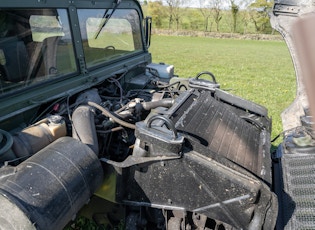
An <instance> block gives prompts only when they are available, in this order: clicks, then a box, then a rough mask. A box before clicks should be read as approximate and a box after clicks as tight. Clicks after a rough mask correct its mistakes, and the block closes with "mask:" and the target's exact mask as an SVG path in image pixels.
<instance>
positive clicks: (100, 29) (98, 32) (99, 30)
mask: <svg viewBox="0 0 315 230" xmlns="http://www.w3.org/2000/svg"><path fill="white" fill-rule="evenodd" d="M120 2H121V0H116V2H115V6H114V8H113V10H112V12H111V13H110V15H107V12H108V10H109V9H107V10H106V11H105V13H104V15H103V17H102V18H103V19H104V18H105V20H104V22H103V23H101V24H100V26H99V27H98V30H97V32H96V34H95V36H94V39H97V38H98V36H99V35H100V33H101V31H102V29H103V28H104V27H105V26H106V24H107V22H108V21H109V19H110V18H111V17H112V15H113V14H114V12H115V11H116V9H117V7H118V5H119V4H120Z"/></svg>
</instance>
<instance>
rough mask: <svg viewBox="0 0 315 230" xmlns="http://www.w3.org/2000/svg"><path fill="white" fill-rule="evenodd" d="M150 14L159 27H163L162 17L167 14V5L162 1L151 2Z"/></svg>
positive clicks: (149, 5) (149, 6)
mask: <svg viewBox="0 0 315 230" xmlns="http://www.w3.org/2000/svg"><path fill="white" fill-rule="evenodd" d="M148 11H149V15H150V16H151V17H152V21H153V23H154V24H155V26H156V27H157V28H161V27H162V19H163V18H165V17H166V16H167V15H166V13H165V6H163V3H162V2H161V1H154V2H149V4H148Z"/></svg>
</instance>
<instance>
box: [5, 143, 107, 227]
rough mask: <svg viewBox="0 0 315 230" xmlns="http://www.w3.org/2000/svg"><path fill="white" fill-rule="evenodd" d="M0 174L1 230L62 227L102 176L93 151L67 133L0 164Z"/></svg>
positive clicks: (93, 189) (89, 194) (72, 216)
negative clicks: (29, 153) (17, 160)
mask: <svg viewBox="0 0 315 230" xmlns="http://www.w3.org/2000/svg"><path fill="white" fill-rule="evenodd" d="M9 169H11V170H9ZM0 175H1V177H0V178H1V179H0V202H1V209H0V229H13V230H17V229H35V228H36V229H44V230H49V229H51V230H55V229H62V228H63V227H64V226H65V225H66V224H67V223H68V222H69V221H70V220H71V219H72V218H74V217H75V215H76V213H77V212H78V211H79V210H80V209H81V208H82V206H83V205H84V204H86V203H87V202H88V201H89V198H90V197H91V195H92V194H93V193H94V192H95V190H96V189H97V188H98V187H99V186H100V185H101V183H102V181H103V169H102V166H101V163H100V161H99V160H98V158H97V156H96V154H95V153H94V152H93V151H92V150H91V149H90V148H89V147H87V146H86V145H85V144H83V143H81V142H80V141H78V140H75V139H73V138H71V137H62V138H59V139H58V140H56V141H55V142H53V143H52V144H50V145H48V146H47V147H45V148H44V149H42V150H40V151H39V152H38V153H36V154H35V155H33V156H31V157H30V158H29V159H27V160H26V161H24V162H22V163H21V164H19V165H18V166H16V167H12V166H6V167H3V168H1V169H0Z"/></svg>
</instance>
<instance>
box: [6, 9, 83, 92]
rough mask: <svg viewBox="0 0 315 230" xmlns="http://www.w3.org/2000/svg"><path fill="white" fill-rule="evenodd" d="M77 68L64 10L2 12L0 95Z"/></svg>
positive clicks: (68, 72) (66, 73)
mask: <svg viewBox="0 0 315 230" xmlns="http://www.w3.org/2000/svg"><path fill="white" fill-rule="evenodd" d="M76 71H77V66H76V61H75V56H74V50H73V43H72V38H71V34H70V26H69V20H68V15H67V11H66V10H65V9H29V10H1V11H0V94H3V93H6V92H12V91H13V90H16V89H20V88H23V87H28V86H31V85H34V84H38V83H42V82H44V81H48V80H52V79H55V78H57V77H60V76H64V75H68V74H70V73H73V72H76Z"/></svg>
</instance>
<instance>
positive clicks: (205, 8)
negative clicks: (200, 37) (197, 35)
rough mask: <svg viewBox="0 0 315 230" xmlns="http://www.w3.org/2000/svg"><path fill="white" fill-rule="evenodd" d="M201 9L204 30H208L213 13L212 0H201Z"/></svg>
mask: <svg viewBox="0 0 315 230" xmlns="http://www.w3.org/2000/svg"><path fill="white" fill-rule="evenodd" d="M199 11H200V13H201V14H202V16H203V19H204V31H205V32H207V31H208V27H209V18H210V16H211V13H212V10H211V3H210V0H199Z"/></svg>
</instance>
